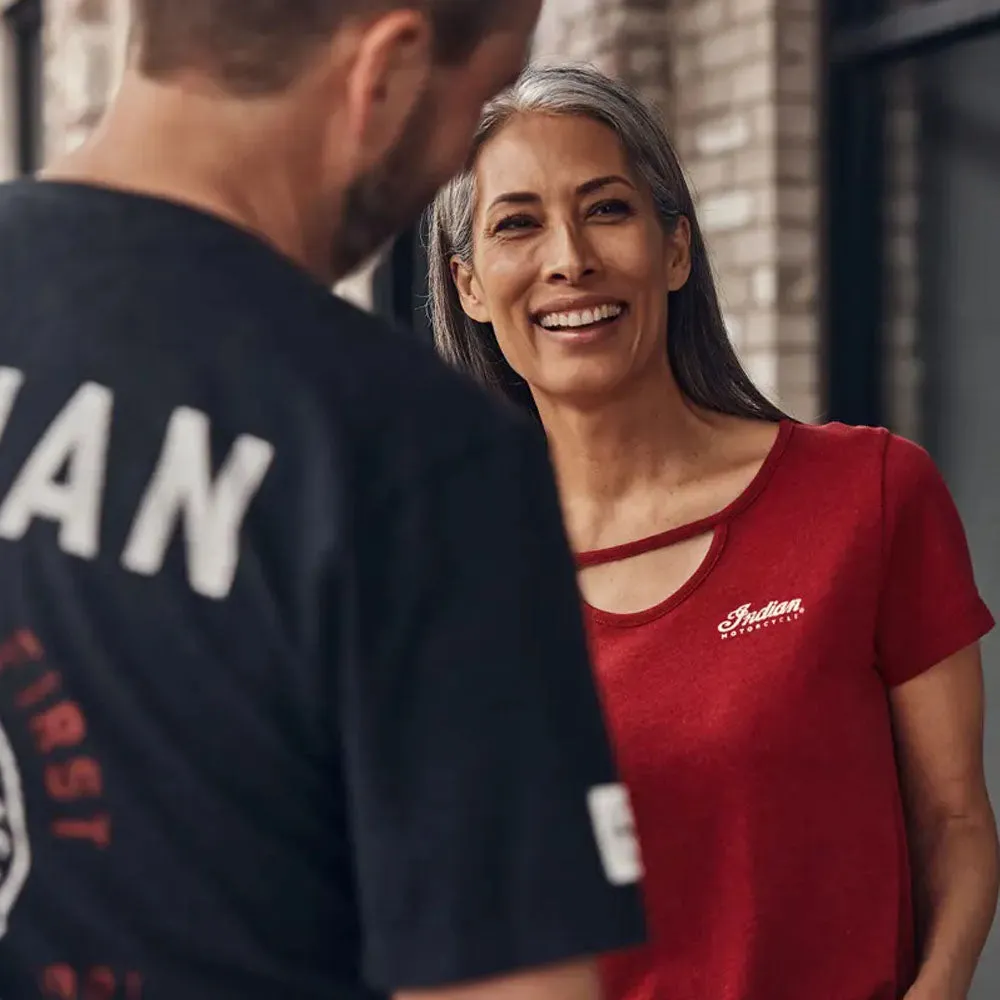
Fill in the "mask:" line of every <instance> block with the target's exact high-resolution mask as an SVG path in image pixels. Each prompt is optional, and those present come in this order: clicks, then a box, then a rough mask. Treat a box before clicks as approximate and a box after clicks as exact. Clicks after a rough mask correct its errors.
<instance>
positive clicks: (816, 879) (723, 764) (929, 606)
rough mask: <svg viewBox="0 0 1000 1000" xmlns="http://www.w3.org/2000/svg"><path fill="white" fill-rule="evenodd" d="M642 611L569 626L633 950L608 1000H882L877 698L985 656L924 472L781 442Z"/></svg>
mask: <svg viewBox="0 0 1000 1000" xmlns="http://www.w3.org/2000/svg"><path fill="white" fill-rule="evenodd" d="M706 531H713V532H714V543H713V544H712V546H711V549H710V551H709V553H708V555H707V557H706V559H705V561H704V563H703V564H702V566H701V568H700V569H699V570H698V571H697V573H696V574H695V575H694V577H693V578H692V579H691V580H690V581H689V582H688V583H687V584H685V585H684V586H683V587H682V588H681V590H680V591H679V592H678V593H676V594H674V595H673V596H672V597H670V598H669V599H668V600H666V601H664V602H663V603H662V604H660V605H658V606H657V607H655V608H652V609H650V610H648V611H644V612H640V613H638V614H624V615H622V614H608V613H605V612H600V611H597V610H595V609H593V608H588V609H587V617H588V623H589V629H590V634H591V641H592V645H593V652H594V658H595V661H596V666H597V671H598V675H599V679H600V683H601V687H602V691H603V696H604V699H605V703H606V709H607V712H608V717H609V722H610V726H611V729H612V732H613V734H614V736H615V739H616V742H617V748H618V753H619V763H620V767H621V770H622V774H623V777H624V779H625V781H626V783H627V784H628V785H629V786H630V789H631V795H632V804H633V808H634V810H635V820H636V826H637V829H638V833H639V839H640V842H641V844H642V850H643V859H644V863H645V868H646V880H645V893H646V907H647V915H648V920H649V931H650V943H649V944H648V945H647V946H646V947H645V948H643V949H641V950H638V951H631V952H625V953H620V954H617V955H613V956H609V957H608V958H606V959H605V961H604V972H605V980H606V985H607V988H608V990H609V998H611V1000H621V998H627V1000H653V998H656V1000H897V998H899V997H901V996H902V995H903V993H904V992H905V990H906V988H907V987H908V986H909V985H910V984H911V983H912V979H913V975H914V967H915V956H914V943H913V918H912V903H911V893H910V870H909V864H908V857H907V843H906V831H905V826H904V819H903V810H902V802H901V795H900V789H899V783H898V776H897V770H896V764H895V758H894V748H893V738H892V732H891V728H890V714H889V705H888V699H887V689H888V688H890V687H892V686H894V685H897V684H900V683H902V682H904V681H907V680H909V679H911V678H913V677H915V676H917V675H918V674H920V673H921V672H922V671H925V670H927V669H928V668H930V667H932V666H934V665H935V664H936V663H938V662H940V661H941V660H943V659H945V658H946V657H948V656H950V655H951V654H952V653H955V652H958V651H959V650H961V649H963V648H965V647H966V646H968V645H970V644H971V643H973V642H975V641H976V640H977V639H979V638H981V637H982V636H983V635H985V634H986V633H987V632H988V631H989V630H990V629H991V628H992V626H993V618H992V617H991V615H990V612H989V611H988V610H987V608H986V606H985V605H984V604H983V602H982V600H981V599H980V597H979V594H978V592H977V590H976V586H975V582H974V579H973V572H972V565H971V561H970V558H969V552H968V546H967V543H966V539H965V533H964V531H963V528H962V525H961V523H960V521H959V517H958V513H957V511H956V509H955V506H954V503H953V502H952V499H951V497H950V495H949V492H948V490H947V487H946V486H945V484H944V482H943V480H942V478H941V476H940V474H939V473H938V471H937V470H936V468H935V467H934V465H933V463H932V462H931V460H930V458H929V457H928V456H927V454H926V452H924V451H923V450H922V449H920V448H919V447H917V446H916V445H914V444H911V443H910V442H908V441H905V440H903V439H901V438H898V437H895V436H893V435H891V434H889V433H888V432H887V431H884V430H873V429H869V428H853V427H845V426H843V425H827V426H825V427H811V426H805V425H796V424H793V423H791V422H787V423H785V424H783V425H782V427H781V430H780V433H779V436H778V439H777V442H776V444H775V446H774V448H773V449H772V451H771V454H770V456H769V457H768V459H767V460H766V462H765V463H764V466H763V468H762V469H761V471H760V472H759V474H758V475H757V477H756V478H755V480H754V481H753V483H752V484H751V485H750V487H749V488H748V489H747V490H746V491H745V492H744V493H743V495H742V496H740V497H739V498H738V499H737V500H736V501H735V502H734V503H733V504H731V505H730V506H729V507H728V508H726V509H725V510H724V511H722V512H721V513H720V514H718V515H716V516H714V517H712V518H709V519H707V520H705V521H701V522H698V523H697V524H695V525H689V526H687V527H684V528H680V529H677V530H674V531H671V532H668V533H666V534H664V535H659V536H657V537H656V538H653V539H646V540H644V541H640V542H636V543H632V544H629V545H625V546H619V547H618V548H616V549H611V550H602V551H601V552H596V553H593V552H592V553H584V554H582V555H581V556H580V557H579V562H580V564H581V565H582V566H583V565H593V564H596V563H600V562H608V561H613V560H615V559H621V558H625V557H627V556H629V555H636V554H639V553H640V552H645V551H650V550H652V549H655V548H658V547H661V546H663V545H665V544H670V543H672V542H676V541H680V540H681V539H683V538H690V537H694V536H696V535H699V534H703V533H705V532H706Z"/></svg>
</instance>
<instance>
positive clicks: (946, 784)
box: [890, 643, 1000, 1000]
mask: <svg viewBox="0 0 1000 1000" xmlns="http://www.w3.org/2000/svg"><path fill="white" fill-rule="evenodd" d="M890 697H891V705H892V714H893V724H894V728H895V733H896V742H897V748H898V754H899V764H900V772H901V780H902V785H903V792H904V797H905V800H906V805H907V817H908V826H909V831H910V850H911V855H912V859H913V860H912V863H913V867H914V874H915V879H914V882H915V886H916V893H917V898H916V904H917V917H918V931H919V937H918V940H919V942H920V952H919V959H920V961H919V969H918V975H917V980H916V982H915V983H914V985H913V988H912V989H911V990H910V992H909V993H907V995H906V1000H965V998H966V996H967V994H968V992H969V987H970V985H971V982H972V977H973V974H974V972H975V968H976V964H977V962H978V961H979V956H980V953H981V951H982V948H983V945H984V944H985V942H986V937H987V935H988V934H989V931H990V927H991V925H992V923H993V918H994V916H995V915H996V907H997V884H998V872H1000V863H998V847H997V828H996V821H995V819H994V816H993V810H992V808H991V806H990V800H989V794H988V792H987V789H986V779H985V776H984V773H983V701H984V698H983V674H982V666H981V661H980V653H979V644H978V643H977V644H975V645H973V646H970V647H969V648H968V649H965V650H963V651H962V652H960V653H956V654H955V655H954V656H950V657H948V659H946V660H944V661H942V662H941V663H939V664H938V665H937V666H936V667H933V668H932V669H930V670H928V671H926V672H925V673H923V674H921V675H919V676H918V677H916V678H914V679H913V680H911V681H908V682H906V683H904V684H901V685H899V686H898V687H896V688H893V689H892V690H891V694H890Z"/></svg>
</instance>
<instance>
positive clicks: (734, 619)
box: [719, 597, 803, 635]
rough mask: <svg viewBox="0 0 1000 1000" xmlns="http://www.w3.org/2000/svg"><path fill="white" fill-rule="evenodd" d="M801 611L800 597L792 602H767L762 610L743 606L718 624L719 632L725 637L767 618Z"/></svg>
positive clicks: (747, 605) (746, 605) (731, 612)
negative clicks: (735, 630)
mask: <svg viewBox="0 0 1000 1000" xmlns="http://www.w3.org/2000/svg"><path fill="white" fill-rule="evenodd" d="M802 611H803V607H802V598H801V597H796V598H795V600H793V601H768V603H767V604H766V605H765V606H764V607H763V608H758V609H757V610H756V611H755V610H754V609H753V608H752V607H751V606H750V605H749V604H743V605H741V606H740V607H738V608H737V609H736V610H735V611H730V612H729V614H728V615H727V616H726V619H725V621H721V622H719V631H720V632H721V633H722V634H723V635H725V634H726V633H728V632H732V631H733V629H737V628H742V627H744V626H746V625H754V624H756V623H757V622H762V621H766V620H767V619H769V618H781V617H782V616H783V615H792V614H800V613H801V612H802Z"/></svg>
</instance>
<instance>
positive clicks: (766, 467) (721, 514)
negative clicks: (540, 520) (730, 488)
mask: <svg viewBox="0 0 1000 1000" xmlns="http://www.w3.org/2000/svg"><path fill="white" fill-rule="evenodd" d="M796 426H797V421H795V420H792V419H790V418H785V419H783V420H781V421H780V422H779V424H778V433H777V435H776V437H775V439H774V442H773V443H772V444H771V448H770V450H769V451H768V453H767V455H766V456H765V457H764V461H763V462H762V463H761V466H760V468H759V469H758V470H757V473H756V475H755V476H754V477H753V479H751V480H750V482H749V483H748V484H747V486H746V487H745V488H744V490H743V492H742V493H740V494H739V495H738V496H737V497H736V498H735V499H734V500H732V501H731V502H730V503H728V504H727V505H726V506H725V507H723V508H721V509H720V510H718V511H716V512H715V513H714V514H709V515H708V516H706V517H703V518H699V519H698V520H697V521H691V522H689V523H688V524H682V525H678V526H676V527H673V528H668V529H667V530H666V531H660V532H657V533H656V534H653V535H648V536H646V537H645V538H637V539H635V540H634V541H631V542H623V543H622V544H621V545H612V546H608V547H607V548H603V549H591V550H589V551H586V552H579V553H576V554H575V556H574V558H575V561H576V568H577V570H581V569H586V568H588V567H590V566H602V565H604V564H606V563H611V562H619V561H620V560H622V559H630V558H632V557H633V556H639V555H643V554H645V553H646V552H654V551H656V550H657V549H662V548H666V547H667V546H668V545H675V544H677V543H678V542H683V541H686V540H687V539H689V538H696V537H697V536H698V535H705V534H708V533H709V532H712V542H711V544H710V546H709V548H708V551H707V552H706V553H705V557H704V559H702V561H701V563H700V564H699V566H698V568H697V569H696V570H695V571H694V573H692V574H691V576H689V577H688V578H687V580H685V581H684V583H682V584H681V586H680V587H679V588H678V589H677V590H675V591H674V592H673V593H672V594H670V595H669V596H668V597H666V598H665V599H664V600H662V601H660V602H658V603H657V604H654V605H653V606H652V607H649V608H643V609H642V610H640V611H625V612H616V611H604V610H602V609H601V608H597V607H595V606H594V605H592V604H590V603H589V602H588V601H586V600H585V599H584V600H583V603H584V607H585V608H586V609H587V613H588V615H589V616H590V617H591V618H593V619H594V620H595V621H598V622H601V623H603V624H607V625H624V626H629V625H642V624H645V623H646V622H649V621H652V620H653V619H655V618H659V617H661V616H662V615H665V614H666V613H667V612H669V611H672V610H673V609H674V608H676V607H677V606H678V605H680V604H681V603H683V602H684V601H685V600H686V599H687V598H688V597H690V596H691V594H692V593H694V591H695V590H697V588H698V587H699V586H700V585H701V584H702V583H703V582H704V581H705V579H706V578H707V577H708V575H709V574H710V573H711V571H712V570H713V569H714V568H715V564H716V563H717V562H718V560H719V557H720V556H721V555H722V550H723V548H724V547H725V543H726V536H727V534H728V529H729V525H730V523H731V522H732V521H733V519H734V518H736V517H738V516H739V515H740V514H742V513H743V512H744V511H745V510H746V509H747V508H748V507H749V506H750V505H751V504H752V503H753V502H754V501H755V500H756V499H757V498H758V497H759V496H760V494H761V493H762V492H763V491H764V489H765V487H766V486H767V484H768V483H769V482H770V480H771V477H772V476H773V475H774V470H775V469H776V467H777V465H778V462H779V461H780V460H781V457H782V455H783V454H784V452H785V449H786V447H787V446H788V442H789V440H790V439H791V437H792V432H793V431H794V429H795V427H796Z"/></svg>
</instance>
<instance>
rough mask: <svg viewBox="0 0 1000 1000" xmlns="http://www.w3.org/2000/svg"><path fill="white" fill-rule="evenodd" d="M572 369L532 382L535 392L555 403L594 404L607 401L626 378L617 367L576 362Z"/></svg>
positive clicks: (625, 373) (624, 372)
mask: <svg viewBox="0 0 1000 1000" xmlns="http://www.w3.org/2000/svg"><path fill="white" fill-rule="evenodd" d="M575 367H576V370H575V371H573V372H561V373H560V377H555V373H552V375H551V376H550V377H548V378H545V379H539V380H537V381H536V382H534V383H533V387H534V392H535V395H536V396H537V395H541V396H545V397H546V398H547V399H549V400H551V401H552V403H554V404H556V405H559V404H565V405H570V406H580V405H582V404H584V403H586V404H587V405H597V404H601V403H606V402H608V401H610V399H611V398H612V397H614V396H615V394H616V392H617V391H618V390H619V389H620V388H621V385H622V383H623V382H627V381H628V371H627V370H625V371H623V370H622V369H621V368H620V367H619V366H610V365H578V366H575Z"/></svg>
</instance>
